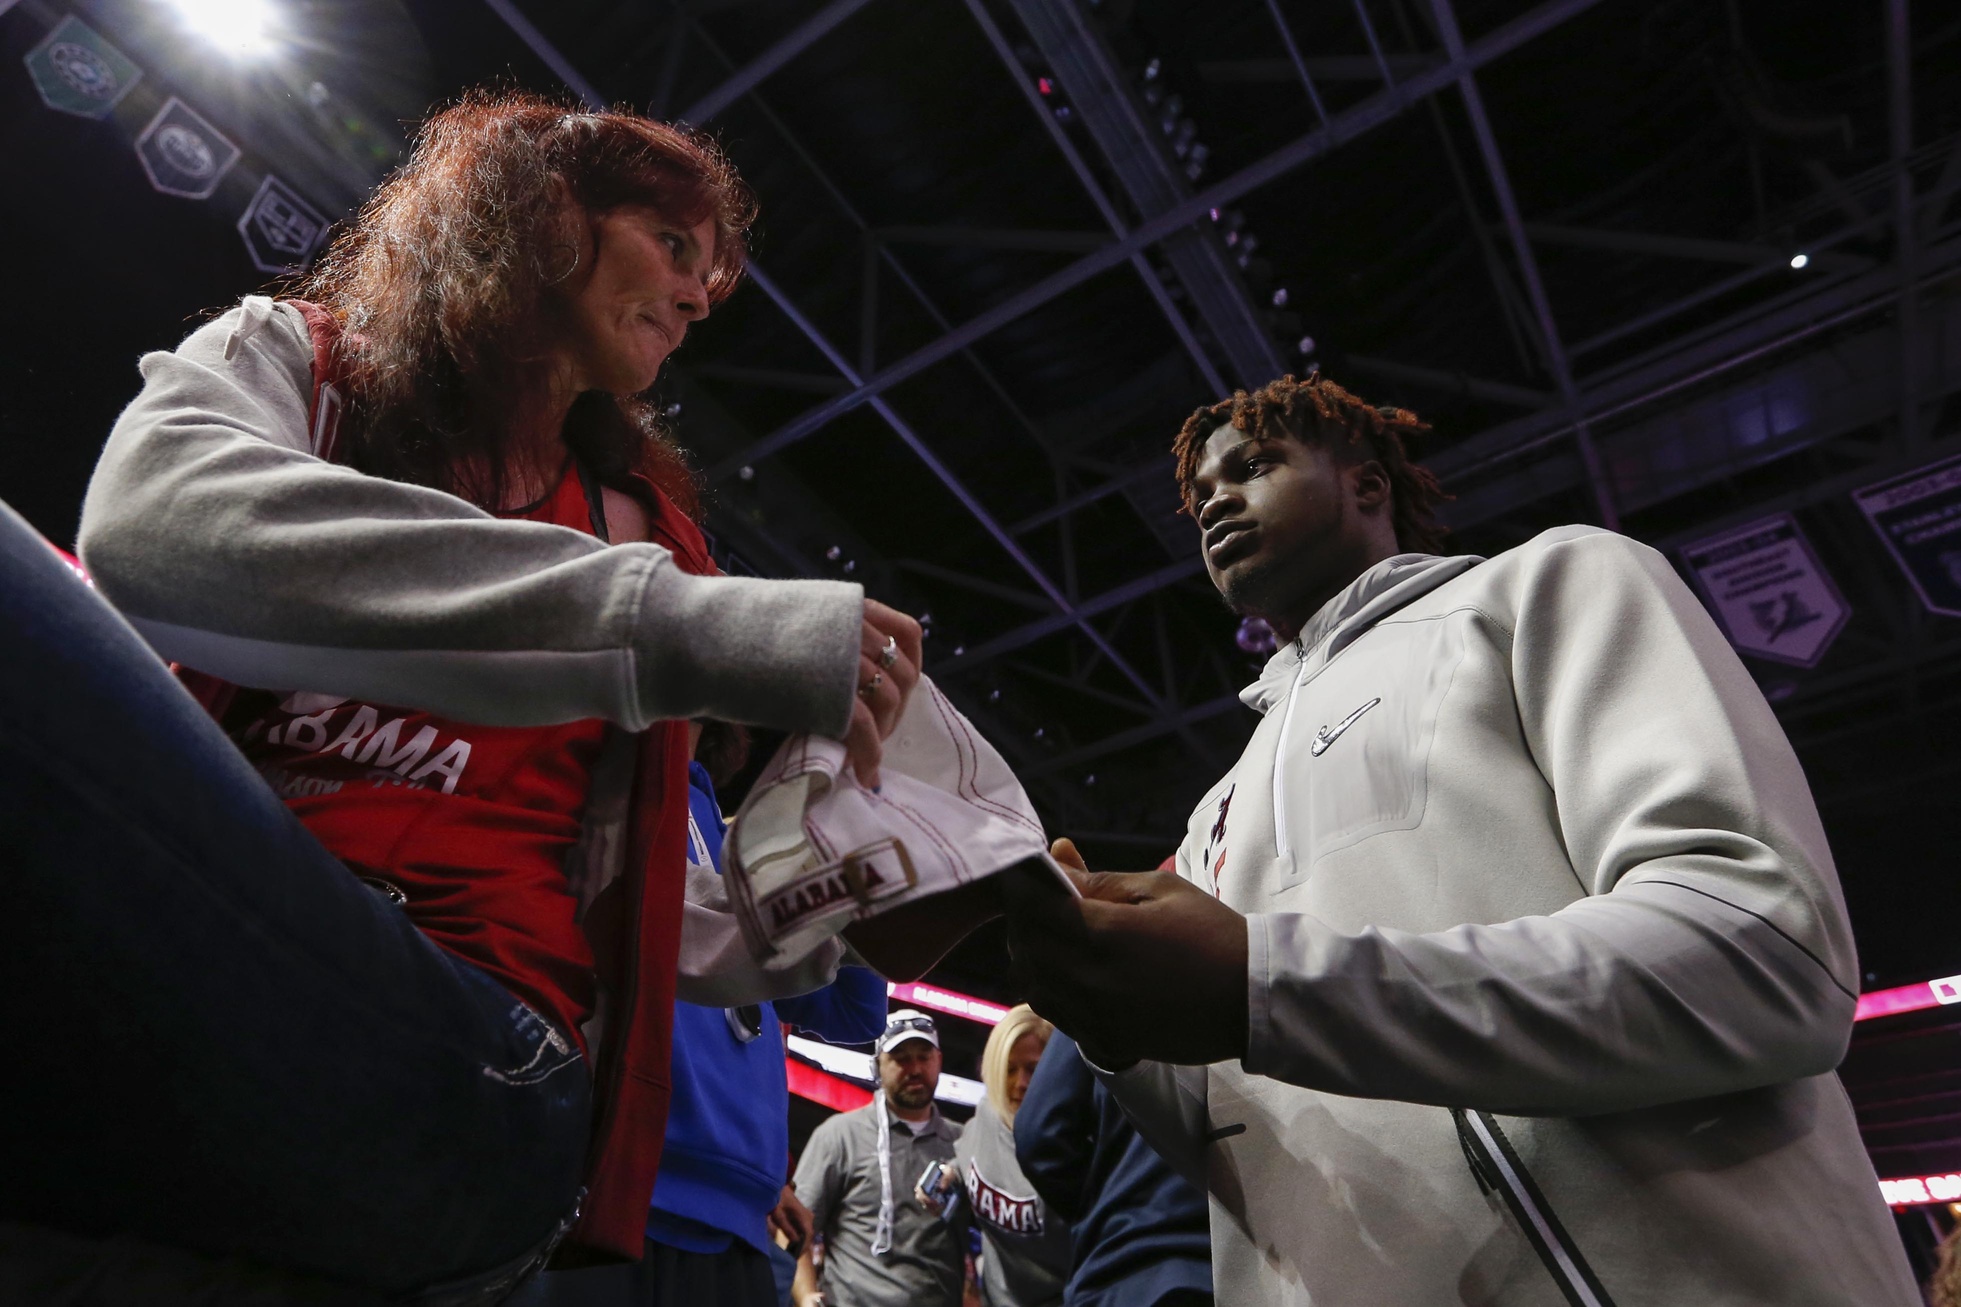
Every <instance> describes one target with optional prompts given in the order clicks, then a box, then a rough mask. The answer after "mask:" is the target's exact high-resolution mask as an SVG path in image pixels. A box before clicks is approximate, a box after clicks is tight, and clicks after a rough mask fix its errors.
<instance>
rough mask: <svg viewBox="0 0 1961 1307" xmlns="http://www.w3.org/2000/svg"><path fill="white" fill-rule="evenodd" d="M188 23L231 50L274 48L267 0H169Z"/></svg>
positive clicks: (250, 52)
mask: <svg viewBox="0 0 1961 1307" xmlns="http://www.w3.org/2000/svg"><path fill="white" fill-rule="evenodd" d="M169 4H170V7H171V8H172V9H175V10H176V11H177V14H178V17H180V18H182V19H183V20H184V25H185V26H186V27H188V28H190V29H191V30H192V31H193V32H196V33H197V34H198V35H199V36H201V37H203V38H204V39H205V40H207V41H209V42H211V43H212V44H213V45H216V46H218V47H219V48H220V49H222V50H224V51H225V52H226V53H228V54H233V55H242V56H247V57H249V56H253V55H262V54H265V53H267V52H268V51H270V50H271V49H272V33H271V30H270V29H271V27H272V18H273V11H272V6H271V5H270V4H268V3H267V2H266V0H169Z"/></svg>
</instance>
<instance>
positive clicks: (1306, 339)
mask: <svg viewBox="0 0 1961 1307" xmlns="http://www.w3.org/2000/svg"><path fill="white" fill-rule="evenodd" d="M1294 348H1295V349H1297V350H1299V351H1300V352H1301V357H1302V358H1305V357H1307V356H1308V355H1309V354H1312V353H1313V352H1314V337H1312V336H1302V337H1301V338H1300V340H1298V341H1297V342H1295V344H1294Z"/></svg>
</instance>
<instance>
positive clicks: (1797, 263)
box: [1791, 250, 1811, 268]
mask: <svg viewBox="0 0 1961 1307" xmlns="http://www.w3.org/2000/svg"><path fill="white" fill-rule="evenodd" d="M1810 262H1811V256H1810V255H1809V254H1806V253H1805V252H1804V251H1802V250H1800V251H1798V252H1797V253H1796V254H1793V255H1792V256H1791V266H1792V267H1793V268H1802V267H1804V266H1805V265H1806V264H1808V263H1810Z"/></svg>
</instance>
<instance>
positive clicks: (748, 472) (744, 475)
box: [736, 463, 756, 481]
mask: <svg viewBox="0 0 1961 1307" xmlns="http://www.w3.org/2000/svg"><path fill="white" fill-rule="evenodd" d="M736 476H738V477H740V478H741V479H742V480H744V481H754V480H755V479H756V469H755V468H753V467H750V466H749V465H748V464H747V463H745V464H743V465H742V468H741V470H739V471H738V472H737V473H736Z"/></svg>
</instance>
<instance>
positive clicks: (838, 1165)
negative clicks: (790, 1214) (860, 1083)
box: [795, 1008, 967, 1307]
mask: <svg viewBox="0 0 1961 1307" xmlns="http://www.w3.org/2000/svg"><path fill="white" fill-rule="evenodd" d="M877 1050H878V1054H877V1057H876V1059H875V1063H876V1066H877V1068H878V1083H879V1088H878V1092H877V1093H876V1094H874V1095H873V1096H872V1101H871V1102H870V1103H868V1104H866V1105H865V1106H864V1107H861V1108H859V1109H858V1110H857V1111H855V1112H840V1113H839V1114H838V1115H836V1116H834V1117H831V1118H830V1119H829V1120H827V1121H825V1122H824V1123H823V1124H822V1125H820V1126H818V1127H817V1129H816V1130H815V1131H814V1132H812V1134H811V1136H810V1143H809V1145H808V1146H807V1147H805V1149H804V1151H803V1156H802V1157H801V1158H799V1159H798V1161H797V1177H796V1190H797V1198H798V1199H799V1200H800V1201H802V1203H803V1204H804V1206H806V1207H808V1208H809V1209H810V1213H811V1216H812V1218H813V1223H814V1225H815V1227H816V1229H817V1232H818V1233H819V1234H821V1235H823V1237H824V1276H823V1282H822V1287H821V1293H820V1291H819V1284H818V1280H817V1275H816V1272H815V1270H814V1268H813V1266H812V1263H811V1258H810V1253H809V1251H808V1250H806V1251H805V1252H804V1255H803V1259H802V1260H801V1261H800V1262H799V1263H798V1266H797V1281H796V1290H795V1301H796V1303H797V1307H809V1305H810V1304H812V1303H822V1304H824V1307H914V1305H915V1304H918V1305H919V1307H938V1305H939V1304H945V1305H946V1307H954V1304H957V1303H958V1302H959V1301H960V1291H961V1287H962V1283H963V1281H964V1278H965V1272H966V1246H967V1238H966V1230H965V1210H966V1209H965V1208H964V1207H963V1208H960V1209H958V1212H957V1214H956V1215H955V1216H954V1217H953V1219H952V1220H950V1221H943V1220H941V1219H940V1218H938V1217H936V1216H934V1215H933V1214H932V1213H931V1212H929V1211H927V1210H926V1208H924V1207H923V1206H921V1205H920V1203H919V1201H918V1199H916V1198H915V1197H914V1196H913V1186H914V1185H915V1184H917V1183H918V1181H919V1178H920V1175H921V1173H922V1172H924V1171H925V1170H926V1168H927V1166H929V1165H930V1164H932V1163H934V1162H940V1163H945V1164H951V1162H952V1161H953V1144H954V1141H955V1140H956V1139H958V1138H959V1137H960V1127H959V1126H958V1125H956V1124H954V1123H953V1122H951V1121H949V1120H947V1119H946V1118H945V1117H943V1116H941V1115H940V1113H939V1110H938V1109H937V1108H935V1107H934V1106H933V1094H934V1091H936V1090H937V1089H938V1088H939V1084H940V1032H939V1030H938V1029H937V1028H936V1027H935V1026H934V1025H933V1019H932V1018H931V1017H929V1016H927V1015H926V1014H925V1013H923V1012H915V1011H913V1010H912V1009H910V1008H901V1009H900V1010H899V1011H897V1012H894V1013H892V1015H891V1016H890V1017H888V1018H886V1023H885V1033H884V1034H882V1035H880V1036H879V1038H878V1044H877Z"/></svg>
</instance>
